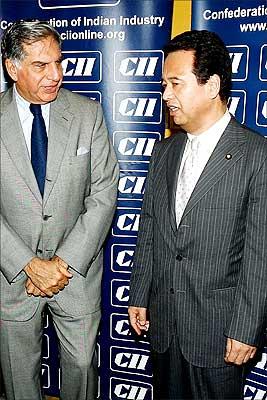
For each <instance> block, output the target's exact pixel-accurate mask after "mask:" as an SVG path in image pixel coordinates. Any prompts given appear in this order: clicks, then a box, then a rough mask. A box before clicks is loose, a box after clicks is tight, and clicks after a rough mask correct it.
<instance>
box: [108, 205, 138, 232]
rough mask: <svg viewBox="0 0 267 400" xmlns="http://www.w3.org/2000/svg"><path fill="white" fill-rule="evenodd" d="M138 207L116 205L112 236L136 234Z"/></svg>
mask: <svg viewBox="0 0 267 400" xmlns="http://www.w3.org/2000/svg"><path fill="white" fill-rule="evenodd" d="M140 212H141V210H140V208H129V209H128V208H121V207H117V210H116V214H115V222H114V225H113V228H112V234H113V236H123V237H132V236H135V237H136V236H137V232H138V227H139V220H140Z"/></svg>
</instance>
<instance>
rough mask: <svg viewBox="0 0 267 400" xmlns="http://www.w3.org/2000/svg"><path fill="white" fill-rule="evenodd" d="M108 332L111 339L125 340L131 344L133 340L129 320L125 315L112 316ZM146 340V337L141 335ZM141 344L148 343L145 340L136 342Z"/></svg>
mask: <svg viewBox="0 0 267 400" xmlns="http://www.w3.org/2000/svg"><path fill="white" fill-rule="evenodd" d="M110 332H111V337H112V339H115V340H126V341H131V342H133V341H134V340H135V339H134V337H133V335H132V333H131V330H130V324H129V318H128V315H125V314H112V315H111V318H110ZM142 339H146V335H142ZM138 342H141V343H148V342H147V341H145V340H141V341H140V340H138Z"/></svg>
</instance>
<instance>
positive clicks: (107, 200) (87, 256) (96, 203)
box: [0, 89, 118, 321]
mask: <svg viewBox="0 0 267 400" xmlns="http://www.w3.org/2000/svg"><path fill="white" fill-rule="evenodd" d="M12 94H13V93H12V89H10V90H8V91H7V92H5V93H3V94H2V95H1V273H0V280H1V318H2V319H7V320H17V321H19V320H27V319H29V318H30V317H31V316H32V315H33V314H34V312H35V310H36V308H37V306H38V303H39V301H40V298H39V297H29V296H27V294H26V291H25V286H24V285H25V281H26V278H27V277H26V274H25V273H24V271H22V270H23V268H24V266H25V265H26V264H27V263H28V262H29V261H30V260H31V259H32V258H33V257H35V256H36V255H37V256H39V257H41V258H44V259H49V258H51V257H52V256H53V255H54V254H57V255H58V256H60V257H61V258H62V259H63V260H64V261H65V262H67V263H68V264H69V266H70V267H71V272H72V273H73V275H74V276H73V278H72V279H71V281H70V284H69V285H68V286H67V287H65V289H64V290H63V291H62V292H60V293H59V294H57V295H56V296H55V298H56V300H57V302H58V303H59V305H60V306H61V307H62V309H63V310H65V311H67V312H68V313H69V314H72V315H82V314H87V313H92V312H95V311H96V310H98V309H99V307H100V286H101V276H102V246H103V242H104V240H105V238H106V235H107V232H108V230H109V227H110V224H111V221H112V218H113V213H114V210H115V202H116V194H117V180H118V166H117V161H116V157H115V154H114V151H113V148H112V145H111V143H110V140H109V138H108V133H107V130H106V127H105V122H104V120H103V114H102V110H101V107H100V105H99V104H98V103H97V102H93V101H91V100H88V99H87V98H85V97H83V96H80V95H77V94H74V93H72V92H70V91H68V90H64V89H61V90H60V91H59V94H58V97H57V99H56V100H55V101H54V102H53V103H51V109H50V125H49V133H48V138H49V140H48V160H47V176H46V183H45V191H44V197H43V199H42V198H41V195H40V192H39V189H38V186H37V183H36V179H35V176H34V173H33V170H32V166H31V161H30V158H29V155H28V151H27V147H26V143H25V139H24V135H23V131H22V127H21V124H20V120H19V116H18V112H17V107H16V103H15V100H14V99H13V95H12ZM80 147H84V148H86V149H87V150H88V152H87V153H86V154H82V155H77V149H78V148H80Z"/></svg>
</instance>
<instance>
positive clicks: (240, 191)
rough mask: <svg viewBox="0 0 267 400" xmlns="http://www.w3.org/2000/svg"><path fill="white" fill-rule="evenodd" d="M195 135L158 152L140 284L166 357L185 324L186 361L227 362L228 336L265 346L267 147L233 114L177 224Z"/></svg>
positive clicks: (144, 225)
mask: <svg viewBox="0 0 267 400" xmlns="http://www.w3.org/2000/svg"><path fill="white" fill-rule="evenodd" d="M185 141H186V136H185V135H184V134H183V133H179V134H177V135H174V136H172V137H170V138H168V139H166V140H163V141H162V142H160V143H158V144H157V145H156V146H155V149H154V152H153V156H152V159H151V164H150V170H149V175H148V179H147V183H146V193H145V198H144V203H143V208H142V215H141V222H140V228H139V234H138V241H137V247H136V251H135V258H134V265H133V272H132V276H131V283H130V305H134V306H141V307H148V309H149V313H150V336H151V344H152V347H153V348H154V349H155V350H156V351H158V352H164V351H165V350H166V349H167V348H168V347H169V344H170V341H171V337H172V335H173V333H174V326H175V323H176V324H177V331H178V337H179V343H180V346H181V350H182V353H183V355H184V357H185V358H186V359H187V360H188V361H189V362H190V363H192V364H194V365H196V366H200V367H220V366H223V365H225V364H224V360H223V357H224V352H225V344H226V337H227V336H229V337H231V338H234V339H236V340H239V341H242V342H245V343H248V344H251V345H257V346H259V345H261V341H262V337H263V330H264V327H265V325H266V320H267V318H266V312H267V309H266V307H267V284H266V282H267V261H266V260H267V207H266V202H267V141H266V140H265V139H264V138H263V137H261V136H259V135H257V134H255V133H254V132H252V131H250V130H249V129H247V128H245V127H243V126H241V125H240V124H239V123H238V122H237V121H235V120H234V119H233V118H232V120H231V121H230V123H229V125H228V126H227V128H226V130H225V132H224V133H223V135H222V137H221V139H220V141H219V142H218V144H217V146H216V148H215V150H214V152H213V153H212V155H211V157H210V159H209V161H208V163H207V165H206V167H205V168H204V171H203V173H202V174H201V176H200V179H199V181H198V182H197V185H196V187H195V189H194V191H193V193H192V195H191V198H190V199H189V202H188V204H187V206H186V209H185V212H184V214H183V217H182V220H181V222H180V225H179V227H178V229H177V227H176V224H175V193H176V182H177V174H178V171H179V165H180V162H181V157H182V154H183V151H184V146H185Z"/></svg>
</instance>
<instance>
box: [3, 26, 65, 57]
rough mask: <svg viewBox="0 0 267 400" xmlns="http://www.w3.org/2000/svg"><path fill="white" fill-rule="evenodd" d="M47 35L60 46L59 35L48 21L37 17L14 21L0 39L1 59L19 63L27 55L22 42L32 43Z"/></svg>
mask: <svg viewBox="0 0 267 400" xmlns="http://www.w3.org/2000/svg"><path fill="white" fill-rule="evenodd" d="M49 36H52V37H53V38H54V40H55V41H56V42H57V43H58V45H59V47H60V48H61V39H60V35H59V33H58V31H57V30H56V29H54V28H53V27H52V26H51V25H50V24H49V23H48V22H46V21H39V20H37V19H35V20H19V21H16V22H14V23H13V24H12V25H11V26H10V27H9V28H8V29H7V30H6V31H5V33H4V35H3V38H2V41H1V51H2V58H3V61H5V60H6V59H10V60H12V61H13V62H14V63H19V62H20V61H22V60H23V59H24V58H25V57H26V56H27V53H26V52H25V49H24V46H23V45H24V44H32V43H34V42H38V41H39V40H42V39H44V38H47V37H49Z"/></svg>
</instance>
